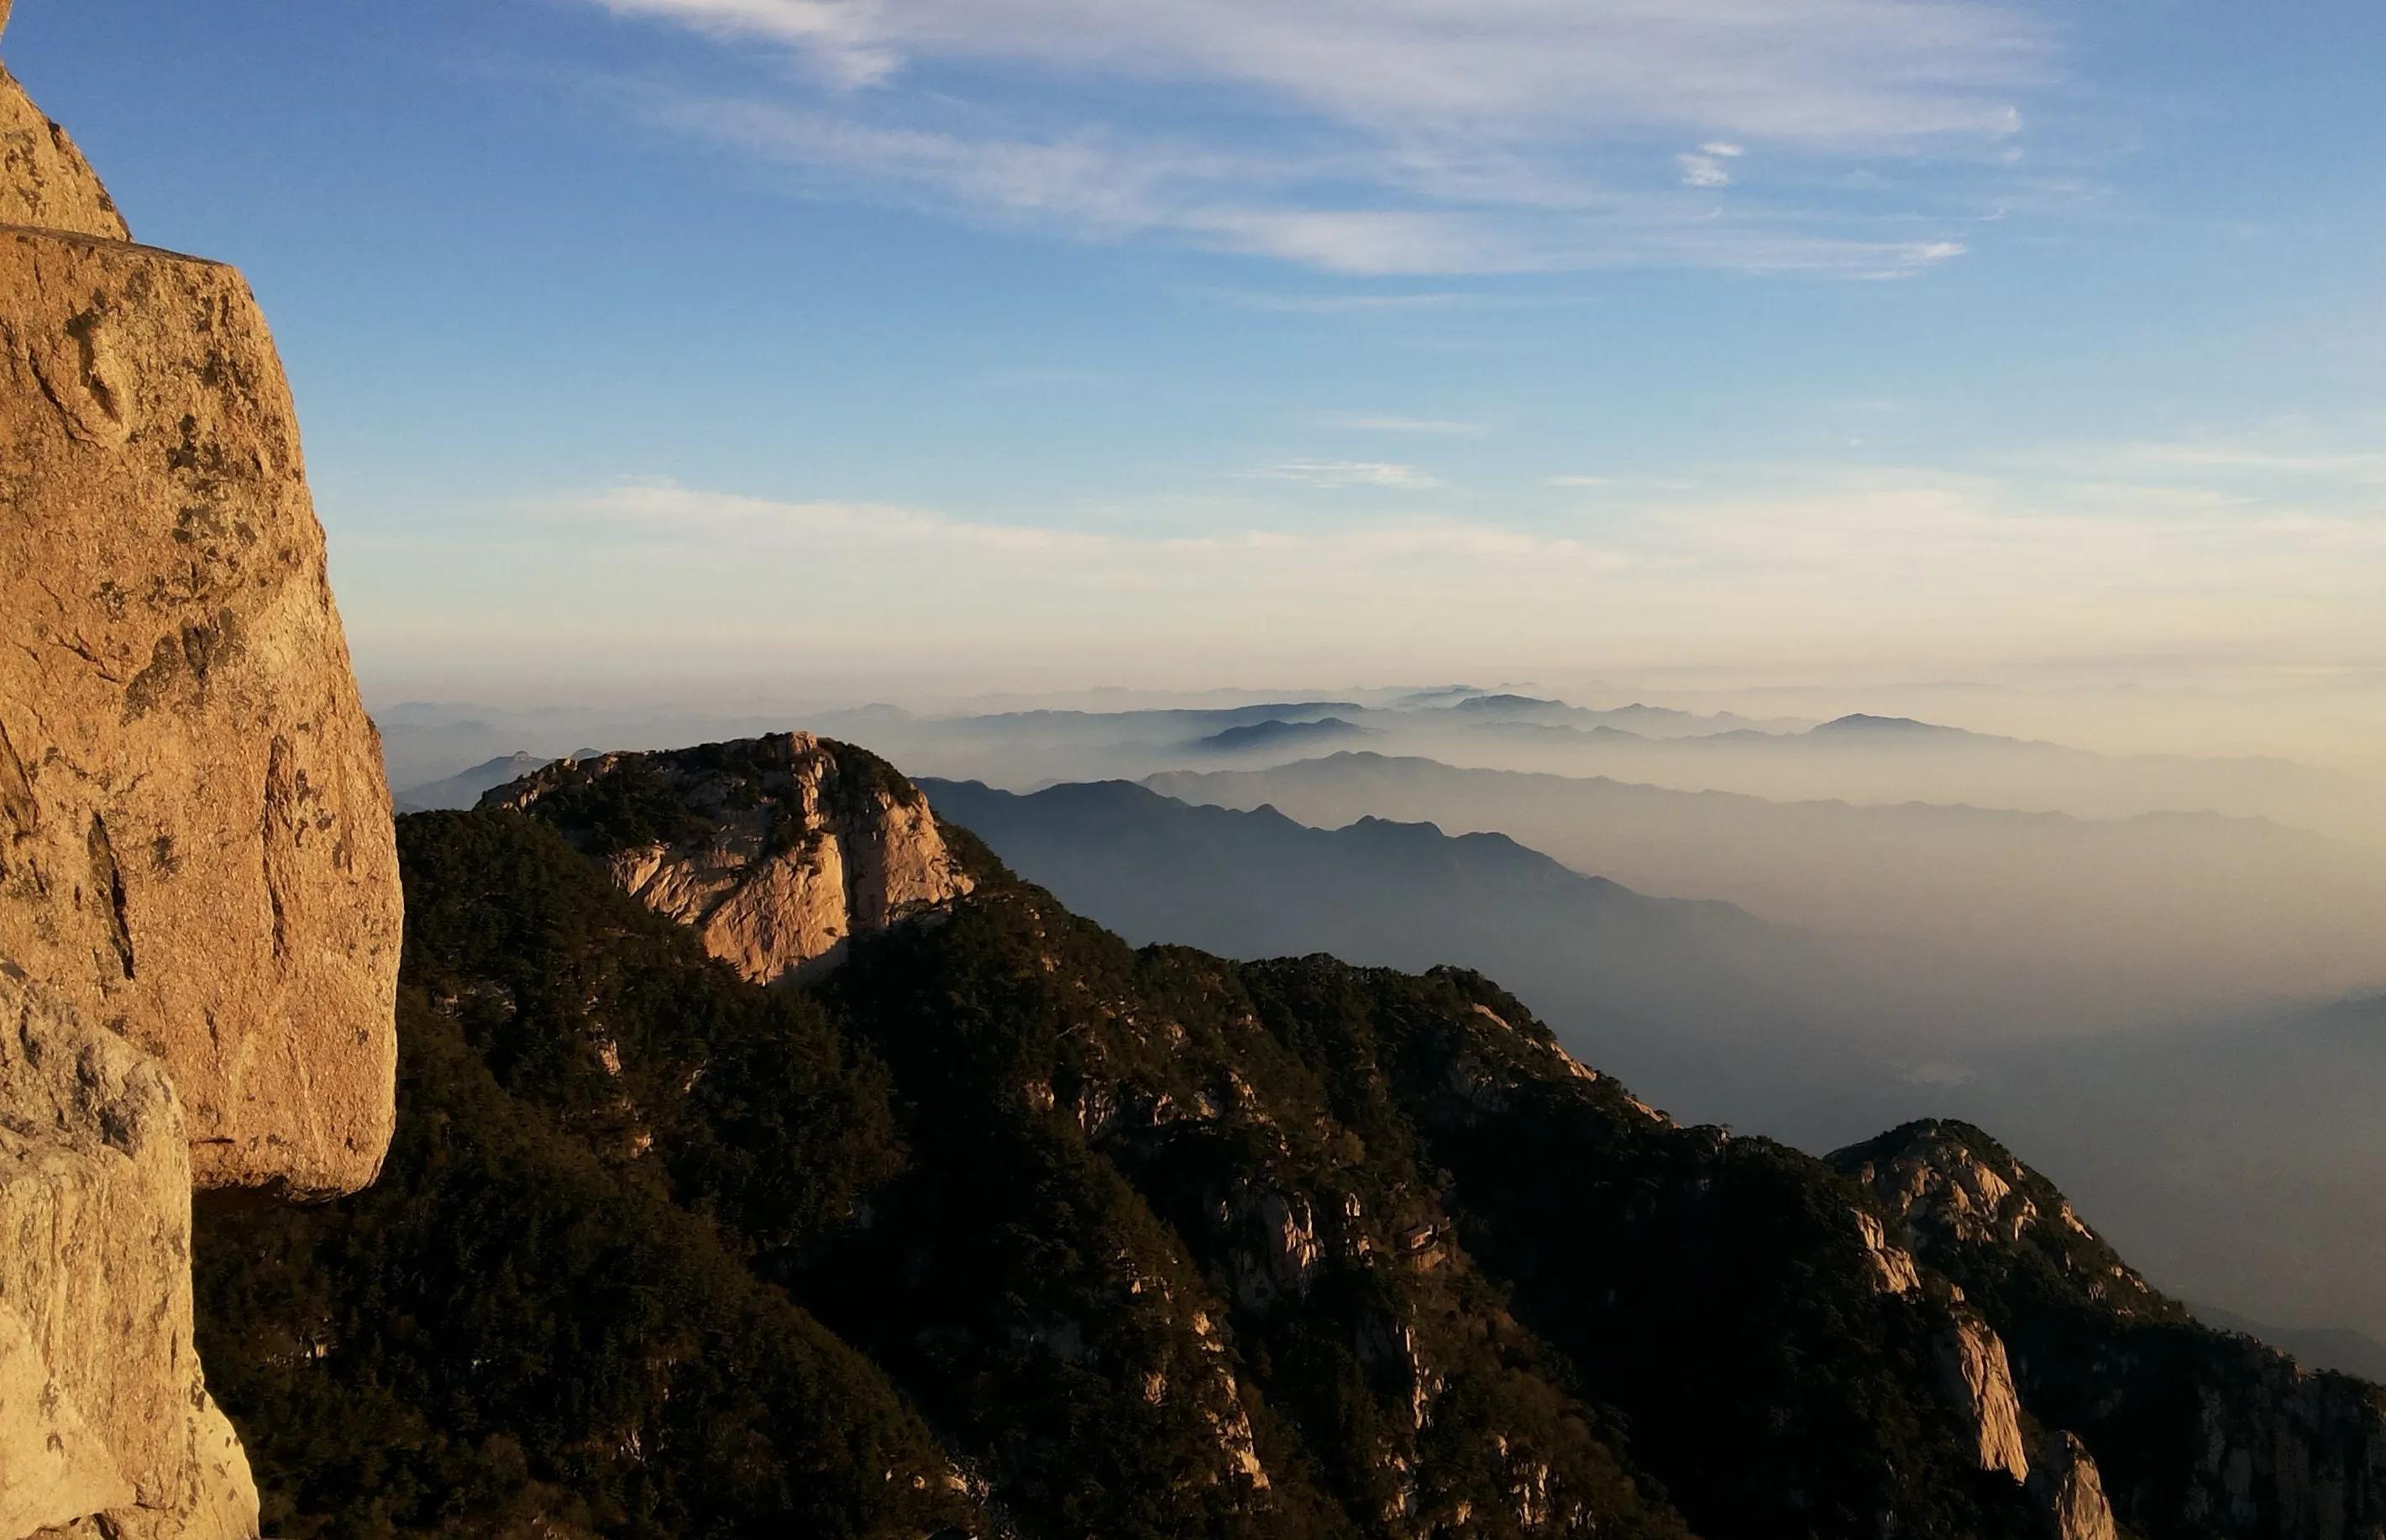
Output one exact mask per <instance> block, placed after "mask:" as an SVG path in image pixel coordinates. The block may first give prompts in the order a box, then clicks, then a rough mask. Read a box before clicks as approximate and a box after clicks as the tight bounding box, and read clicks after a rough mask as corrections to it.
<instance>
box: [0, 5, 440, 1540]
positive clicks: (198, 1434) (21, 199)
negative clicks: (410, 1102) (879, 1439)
mask: <svg viewBox="0 0 2386 1540" xmlns="http://www.w3.org/2000/svg"><path fill="white" fill-rule="evenodd" d="M6 10H7V6H6V5H5V4H0V25H5V21H6ZM0 377H4V378H0V488H5V492H6V495H5V498H0V1236H5V1240H0V1536H9V1535H19V1534H32V1533H38V1532H41V1531H43V1530H44V1529H45V1528H59V1527H69V1526H70V1527H71V1529H70V1532H72V1533H102V1534H111V1535H123V1536H160V1537H162V1536H170V1535H206V1536H214V1535H242V1534H254V1533H255V1529H256V1511H257V1499H256V1494H255V1491H254V1489H253V1488H252V1487H251V1486H250V1484H249V1482H248V1474H247V1466H246V1462H245V1459H243V1457H242V1455H241V1452H240V1448H239V1445H238V1443H237V1441H236V1440H235V1439H234V1438H233V1436H232V1430H231V1427H230V1425H229V1424H228V1423H226V1422H225V1421H224V1419H223V1418H222V1416H221V1414H220V1413H219V1412H218V1411H217V1410H216V1409H215V1407H214V1404H213V1403H212V1401H210V1400H209V1399H208V1397H207V1391H206V1387H205V1383H204V1381H203V1379H202V1377H201V1373H200V1369H199V1364H198V1361H197V1358H196V1355H195V1351H194V1349H193V1347H192V1345H191V1308H190V1278H189V1265H190V1262H189V1252H190V1246H189V1234H190V1204H191V1192H192V1188H193V1186H194V1185H197V1186H202V1187H244V1188H252V1189H264V1190H270V1191H274V1192H278V1193H283V1194H285V1195H290V1196H301V1197H317V1196H330V1195H333V1194H336V1193H342V1192H346V1191H350V1190H353V1189H355V1188H357V1187H358V1186H361V1185H362V1184H364V1183H368V1182H370V1180H371V1179H372V1176H373V1174H374V1172H375V1171H377V1170H378V1169H379V1166H380V1162H381V1159H382V1157H383V1151H384V1149H385V1148H386V1146H387V1144H388V1140H389V1133H390V1128H391V1122H392V1119H393V1116H394V1107H393V1100H392V1096H393V1093H392V1086H393V1077H394V1073H395V1063H396V1036H395V1031H394V1027H393V1024H392V1023H393V1020H394V1004H395V998H396V970H397V960H398V959H397V950H398V940H399V928H400V919H399V910H400V898H399V892H398V885H397V872H396V851H395V846H394V844H393V841H392V828H391V820H390V812H389V797H388V792H387V789H386V787H385V786H384V785H383V781H382V774H381V769H380V755H379V745H378V743H377V741H376V738H375V735H374V732H373V729H372V725H371V723H370V721H369V720H367V719H366V717H365V715H364V711H363V708H362V707H361V705H360V703H359V702H358V696H357V691H356V685H355V682H354V680H353V678H352V677H351V675H350V673H349V669H348V658H347V650H346V644H345V640H344V638H343V636H342V632H341V629H340V623H339V618H338V615H337V613H336V612H335V610H334V608H333V603H332V597H331V591H330V587H329V583H328V581H327V578H326V573H325V562H324V550H323V535H322V530H321V527H320V525H319V524H318V523H317V521H316V519H315V514H314V510H313V507H312V506H311V504H310V503H309V501H308V495H307V490H306V482H305V475H304V470H303V466H302V463H301V459H300V456H299V448H298V434H297V426H296V420H295V413H294V411H293V408H292V405H291V401H290V394H289V390H288V387H287V385H286V384H285V382H284V380H283V372H282V368H281V364H280V361H279V359H278V357H276V355H275V352H274V349H273V345H272V343H271V340H270V337H269V336H268V334H267V332H266V328H265V324H264V321H263V319H261V318H260V316H259V315H258V313H257V305H256V302H255V300H254V299H253V297H252V296H251V295H250V294H249V291H248V287H247V285H246V284H245V283H244V282H242V280H241V278H240V275H239V274H238V273H236V272H234V271H233V270H232V269H229V268H225V267H222V266H220V265H218V264H216V263H212V262H206V261H200V260H196V259H194V258H191V257H179V256H175V255H173V254H170V253H168V252H163V251H157V250H154V249H151V248H148V247H144V246H138V245H133V244H130V243H129V240H128V232H127V230H126V228H125V224H124V221H123V219H121V217H120V216H119V214H118V212H117V209H116V206H115V203H114V201H113V200H112V199H111V198H110V197H109V196H108V194H107V190H106V189H105V188H104V187H103V186H102V185H101V184H100V182H99V180H98V178H97V177H96V176H95V175H94V174H93V172H92V169H91V168H90V166H89V165H88V164H87V163H86V162H85V161H84V160H83V157H82V155H81V154H80V153H79V152H78V151H77V150H76V149H75V147H74V144H73V142H72V141H71V140H70V139H69V137H68V136H67V134H66V133H65V131H63V130H61V129H59V128H58V127H57V125H56V124H54V123H52V122H51V121H50V120H49V119H47V118H46V117H45V116H44V115H43V114H42V113H41V111H40V110H39V109H38V108H37V107H35V106H33V104H32V102H31V100H30V99H29V98H28V97H27V96H26V95H25V94H24V92H23V91H22V90H21V89H20V88H19V85H18V84H17V81H15V79H14V78H13V77H12V76H9V75H7V74H6V72H5V71H0Z"/></svg>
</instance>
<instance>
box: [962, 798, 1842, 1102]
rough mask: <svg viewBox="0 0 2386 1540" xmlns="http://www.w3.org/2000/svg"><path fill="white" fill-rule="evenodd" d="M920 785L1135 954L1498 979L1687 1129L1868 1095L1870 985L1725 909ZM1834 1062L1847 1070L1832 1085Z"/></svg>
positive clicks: (1459, 848) (1372, 850)
mask: <svg viewBox="0 0 2386 1540" xmlns="http://www.w3.org/2000/svg"><path fill="white" fill-rule="evenodd" d="M920 785H921V788H922V790H923V791H925V792H926V793H927V794H928V798H929V801H930V803H931V805H932V806H933V807H934V808H936V813H937V816H938V817H939V818H941V819H943V820H947V821H948V822H955V823H960V824H961V825H963V826H965V827H967V828H968V829H969V830H971V831H972V832H973V833H975V834H977V835H978V836H979V837H980V838H982V839H984V840H985V841H986V843H987V844H988V845H991V846H992V847H993V848H994V851H995V853H996V854H997V855H998V856H1000V857H1001V858H1003V859H1004V860H1005V861H1006V862H1008V863H1009V864H1010V865H1011V866H1012V867H1013V868H1014V869H1016V870H1018V871H1019V872H1020V873H1021V874H1022V875H1023V876H1025V877H1027V878H1028V879H1029V880H1031V881H1033V882H1036V883H1041V884H1043V885H1044V886H1046V887H1049V888H1050V889H1051V890H1052V891H1053V893H1054V894H1055V895H1058V896H1059V897H1060V898H1061V900H1062V901H1063V902H1065V903H1067V904H1068V905H1069V906H1070V907H1071V908H1075V909H1077V910H1079V911H1080V912H1082V913H1084V914H1086V915H1087V916H1089V917H1091V918H1093V919H1095V920H1099V921H1100V922H1101V923H1103V924H1105V925H1108V926H1110V927H1111V928H1112V929H1114V930H1116V931H1118V932H1119V933H1121V934H1122V935H1124V936H1125V937H1127V938H1128V939H1129V940H1131V941H1136V942H1174V943H1179V944H1182V945H1191V946H1199V947H1201V948H1203V949H1205V950H1208V951H1213V952H1219V953H1223V954H1224V955H1225V956H1228V957H1235V958H1271V957H1297V956H1303V955H1306V954H1309V953H1312V952H1328V953H1331V954H1333V955H1334V956H1336V957H1338V958H1344V959H1346V960H1348V961H1351V962H1357V963H1372V964H1379V965H1384V966H1388V967H1394V968H1404V969H1422V968H1430V967H1433V966H1435V965H1437V964H1438V963H1445V962H1447V963H1456V964H1459V965H1461V966H1463V967H1469V968H1477V969H1481V970H1484V971H1486V972H1488V973H1492V974H1493V975H1494V976H1497V977H1500V978H1501V979H1504V980H1505V981H1507V982H1508V983H1509V985H1510V986H1511V987H1512V988H1513V989H1515V990H1516V991H1517V993H1518V994H1519V995H1522V996H1523V997H1524V998H1525V999H1526V1000H1527V1001H1529V1002H1531V1004H1532V1005H1533V1007H1534V1008H1535V1009H1536V1010H1537V1011H1538V1012H1539V1013H1541V1014H1542V1015H1543V1016H1545V1017H1547V1018H1548V1019H1549V1020H1551V1022H1552V1023H1553V1024H1555V1026H1556V1027H1557V1028H1558V1030H1559V1032H1560V1034H1561V1035H1562V1036H1563V1038H1564V1039H1565V1040H1566V1042H1567V1043H1568V1044H1569V1045H1572V1046H1573V1047H1575V1048H1576V1050H1577V1051H1578V1052H1581V1053H1584V1054H1587V1055H1589V1056H1591V1057H1594V1058H1597V1059H1598V1060H1599V1062H1601V1063H1602V1064H1605V1065H1608V1066H1610V1067H1611V1068H1612V1069H1614V1070H1615V1071H1616V1072H1617V1073H1619V1074H1622V1075H1624V1076H1625V1077H1626V1079H1628V1080H1630V1081H1631V1082H1632V1083H1634V1084H1636V1085H1638V1086H1639V1087H1641V1088H1642V1089H1643V1090H1644V1091H1645V1092H1647V1093H1648V1094H1649V1095H1651V1096H1653V1097H1655V1098H1656V1099H1657V1100H1658V1101H1659V1102H1660V1103H1661V1104H1663V1105H1665V1106H1667V1107H1669V1108H1673V1109H1674V1110H1676V1111H1680V1112H1684V1113H1686V1114H1687V1115H1690V1116H1696V1117H1708V1116H1720V1115H1721V1109H1723V1108H1745V1107H1750V1106H1753V1105H1758V1104H1760V1103H1764V1104H1770V1105H1781V1104H1782V1103H1783V1102H1784V1101H1785V1100H1787V1099H1791V1098H1801V1097H1809V1096H1814V1097H1828V1096H1834V1095H1836V1094H1837V1092H1838V1091H1839V1090H1840V1089H1842V1088H1844V1087H1845V1086H1847V1085H1848V1084H1851V1083H1854V1082H1857V1081H1864V1080H1865V1079H1866V1078H1867V1075H1866V1074H1865V1073H1863V1072H1851V1071H1850V1070H1847V1069H1845V1068H1844V1060H1845V1059H1846V1058H1847V1055H1846V1054H1844V1053H1831V1052H1826V1051H1824V1045H1837V1046H1839V1047H1840V1048H1846V1047H1848V1046H1849V1045H1852V1042H1853V1041H1854V1037H1853V1035H1852V1033H1850V1032H1849V1031H1848V1030H1847V1029H1848V1026H1849V1023H1850V1020H1851V1018H1852V1016H1853V1015H1854V1014H1855V1013H1853V1012H1851V1011H1849V1010H1848V1008H1847V1003H1848V1002H1849V1001H1850V1000H1852V998H1854V997H1855V996H1856V995H1858V994H1859V992H1860V991H1864V990H1865V989H1866V988H1868V987H1869V986H1868V984H1867V983H1864V982H1862V981H1860V980H1859V978H1858V976H1857V973H1856V970H1854V969H1853V968H1852V966H1850V965H1849V964H1847V963H1846V962H1845V961H1843V960H1842V959H1841V958H1839V957H1838V956H1836V955H1835V954H1833V953H1832V952H1831V951H1830V950H1829V949H1828V948H1827V947H1826V946H1825V945H1822V944H1821V943H1820V942H1818V941H1816V940H1815V938H1813V937H1810V936H1806V935H1802V934H1801V933H1797V932H1794V931H1791V930H1788V929H1785V928H1783V927H1780V926H1777V925H1769V924H1766V923H1764V921H1762V920H1757V919H1755V918H1753V917H1752V916H1751V915H1749V914H1748V913H1746V912H1745V911H1744V910H1741V909H1739V908H1734V907H1732V906H1731V905H1728V904H1722V903H1702V902H1691V901H1684V900H1678V899H1665V898H1651V897H1647V896H1645V895H1641V894H1638V893H1635V892H1633V891H1631V890H1630V889H1628V888H1626V887H1623V886H1621V885H1619V884H1617V883H1612V882H1608V881H1605V880H1603V879H1601V878H1597V877H1590V876H1586V875H1584V874H1583V873H1581V872H1578V871H1575V870H1570V869H1568V868H1566V867H1564V866H1562V865H1560V864H1559V863H1558V862H1556V861H1554V860H1551V858H1549V857H1547V856H1544V855H1541V854H1540V853H1539V852H1538V851H1534V850H1530V849H1527V848H1526V847H1525V846H1524V845H1518V844H1517V843H1516V842H1515V841H1513V840H1512V839H1509V838H1507V837H1506V836H1504V835H1501V834H1485V833H1476V834H1466V835H1462V836H1455V837H1453V836H1451V835H1448V834H1444V833H1442V832H1441V831H1440V830H1438V829H1437V828H1435V827H1434V826H1433V825H1431V824H1429V823H1398V822H1391V821H1388V820H1382V819H1374V818H1366V819H1361V820H1358V821H1356V822H1354V823H1352V824H1350V825H1349V826H1348V827H1345V828H1340V829H1330V830H1329V829H1316V828H1311V827H1309V826H1307V825H1305V824H1301V823H1298V822H1295V821H1294V820H1291V819H1289V818H1287V817H1285V816H1284V815H1283V814H1281V813H1279V812H1277V811H1276V810H1275V809H1274V808H1258V809H1256V810H1252V811H1235V810H1229V809H1226V808H1213V807H1193V806H1189V805H1187V804H1186V803H1184V802H1180V801H1176V800H1174V799H1172V798H1169V797H1165V796H1162V795H1159V794H1158V793H1156V792H1153V791H1151V790H1149V789H1148V788H1145V787H1142V786H1137V785H1132V784H1129V783H1124V782H1105V783H1095V784H1072V785H1061V786H1054V787H1050V788H1049V789H1047V790H1044V791H1041V792H1037V793H1036V794H1035V795H1027V796H1021V795H1013V794H1011V793H1009V792H1002V791H996V790H993V789H991V788H988V787H986V786H984V785H981V784H978V783H955V782H948V781H935V780H923V781H922V782H921V783H920ZM1822 1063H1829V1064H1834V1065H1839V1066H1841V1067H1839V1068H1834V1069H1833V1070H1831V1071H1830V1072H1829V1074H1827V1075H1824V1076H1817V1075H1816V1074H1815V1073H1814V1072H1813V1069H1812V1067H1813V1066H1815V1065H1816V1064H1822Z"/></svg>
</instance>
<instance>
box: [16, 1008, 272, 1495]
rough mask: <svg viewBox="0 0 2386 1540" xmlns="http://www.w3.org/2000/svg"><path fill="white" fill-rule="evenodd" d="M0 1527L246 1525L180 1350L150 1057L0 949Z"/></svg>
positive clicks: (186, 1230)
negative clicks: (31, 977)
mask: <svg viewBox="0 0 2386 1540" xmlns="http://www.w3.org/2000/svg"><path fill="white" fill-rule="evenodd" d="M0 1108H6V1119H5V1120H0V1534H6V1535H19V1534H28V1533H30V1532H32V1531H35V1530H39V1529H42V1528H44V1527H45V1526H50V1525H60V1524H67V1523H71V1522H73V1521H78V1520H82V1519H85V1518H89V1517H92V1516H94V1515H98V1516H103V1517H104V1519H105V1521H106V1523H107V1525H108V1526H110V1527H108V1528H107V1529H106V1530H105V1531H104V1533H107V1534H119V1535H127V1536H135V1535H151V1534H156V1535H240V1534H247V1533H251V1532H252V1531H253V1529H254V1526H255V1521H256V1513H257V1492H256V1489H255V1488H254V1486H252V1485H251V1484H250V1483H249V1478H248V1462H247V1461H246V1460H245V1459H244V1458H243V1457H242V1455H241V1451H240V1446H239V1443H238V1441H237V1440H235V1439H234V1438H233V1437H232V1428H231V1425H230V1424H229V1423H228V1422H226V1421H224V1418H223V1414H222V1413H221V1412H220V1411H218V1410H217V1409H216V1406H215V1403H214V1402H213V1401H212V1400H210V1399H209V1398H208V1396H207V1385H206V1383H205V1382H204V1380H203V1379H202V1378H201V1376H200V1373H199V1362H198V1358H197V1355H196V1354H195V1353H194V1352H193V1351H192V1350H191V1258H190V1193H191V1185H190V1183H191V1179H190V1154H189V1145H188V1143H187V1141H186V1137H185V1134H184V1131H183V1124H182V1108H181V1105H180V1102H179V1100H178V1098H177V1097H176V1096H175V1095H174V1087H173V1084H172V1083H171V1082H170V1080H169V1079H168V1078H167V1076H166V1074H165V1072H164V1071H163V1070H162V1069H161V1068H160V1066H159V1065H158V1063H157V1060H156V1059H155V1058H151V1057H150V1056H148V1055H146V1054H144V1053H142V1052H141V1051H140V1050H139V1049H137V1048H135V1047H133V1046H132V1045H131V1044H130V1043H128V1042H126V1041H125V1040H124V1039H123V1038H121V1037H119V1036H118V1035H117V1034H116V1033H111V1032H108V1031H106V1030H105V1029H96V1028H94V1027H92V1026H90V1025H88V1024H87V1023H85V1022H84V1021H82V1020H80V1019H78V1018H77V1016H76V1015H75V1013H74V1012H73V1011H72V1009H71V1008H69V1007H67V1006H65V1005H64V1004H62V1003H61V1002H59V1001H57V999H55V998H53V997H51V996H49V995H46V994H44V992H43V991H41V990H39V989H38V988H36V987H34V986H33V985H32V984H31V983H30V981H28V980H27V979H26V978H25V977H24V975H23V973H22V972H21V970H18V969H16V968H14V967H12V966H7V965H0Z"/></svg>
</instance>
